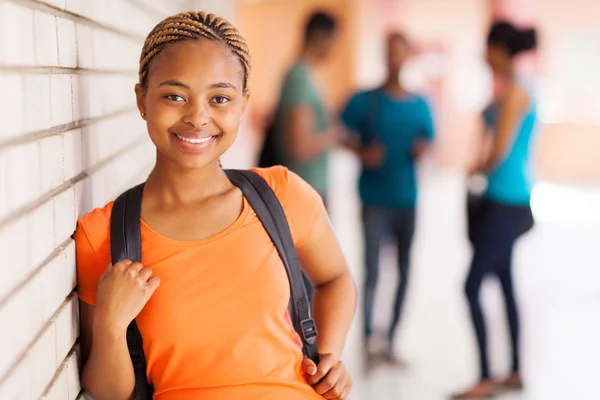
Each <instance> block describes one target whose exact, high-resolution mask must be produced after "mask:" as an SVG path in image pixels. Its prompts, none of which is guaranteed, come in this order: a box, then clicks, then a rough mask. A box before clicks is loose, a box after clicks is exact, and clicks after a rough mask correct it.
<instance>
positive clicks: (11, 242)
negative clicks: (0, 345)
mask: <svg viewBox="0 0 600 400" xmlns="http://www.w3.org/2000/svg"><path fill="white" fill-rule="evenodd" d="M27 240H28V237H27V219H26V218H21V219H18V220H16V221H13V222H12V223H10V224H8V225H6V226H4V227H3V228H1V229H0V254H2V257H3V258H4V260H6V261H5V262H1V263H0V276H2V279H0V299H4V298H5V297H6V295H7V294H8V292H9V291H10V290H12V289H13V288H14V287H15V286H17V284H19V283H20V282H21V281H22V280H23V276H24V273H25V272H24V271H25V269H26V266H27V247H28V245H27ZM0 331H1V330H0Z"/></svg>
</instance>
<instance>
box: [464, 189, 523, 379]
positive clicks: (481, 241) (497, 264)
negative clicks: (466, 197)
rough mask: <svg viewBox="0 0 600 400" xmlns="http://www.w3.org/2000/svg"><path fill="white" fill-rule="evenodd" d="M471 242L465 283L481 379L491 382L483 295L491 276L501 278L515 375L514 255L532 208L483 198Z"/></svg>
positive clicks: (474, 218)
mask: <svg viewBox="0 0 600 400" xmlns="http://www.w3.org/2000/svg"><path fill="white" fill-rule="evenodd" d="M471 217H472V220H471V221H470V223H469V224H470V232H469V235H470V239H471V243H472V244H473V249H474V254H473V260H472V261H471V268H470V269H469V275H468V277H467V281H466V283H465V294H466V296H467V300H468V302H469V309H470V311H471V319H472V321H473V327H474V329H475V335H476V337H477V347H478V353H479V366H480V373H481V379H489V377H490V369H489V361H488V353H487V335H486V329H485V322H484V316H483V309H482V308H481V303H480V301H479V292H480V289H481V284H482V282H483V279H484V278H485V277H486V276H488V275H493V276H495V277H497V278H498V280H499V281H500V285H501V287H502V292H503V294H504V302H505V306H506V314H507V317H508V325H509V328H510V338H511V344H512V354H511V356H512V367H511V368H512V372H518V371H519V367H520V365H519V361H520V360H519V313H518V307H517V302H516V299H515V294H514V288H513V280H512V266H511V260H512V252H513V246H514V244H515V242H516V241H517V239H518V238H519V237H520V236H521V235H523V234H524V233H525V232H527V231H528V230H529V229H531V227H532V226H533V215H532V214H531V208H530V207H529V206H510V205H505V204H500V203H495V202H493V201H490V200H487V199H482V200H481V201H480V202H479V204H477V205H476V208H474V209H473V213H472V215H471Z"/></svg>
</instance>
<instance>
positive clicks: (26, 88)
mask: <svg viewBox="0 0 600 400" xmlns="http://www.w3.org/2000/svg"><path fill="white" fill-rule="evenodd" d="M0 101H2V100H0ZM21 110H22V113H23V128H22V130H23V131H24V132H35V131H39V130H42V129H47V128H49V127H50V125H51V110H50V77H49V76H48V75H23V101H22V105H21Z"/></svg>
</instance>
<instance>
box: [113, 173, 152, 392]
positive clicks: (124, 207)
mask: <svg viewBox="0 0 600 400" xmlns="http://www.w3.org/2000/svg"><path fill="white" fill-rule="evenodd" d="M143 191H144V184H143V183H142V184H140V185H138V186H136V187H133V188H131V189H129V190H128V191H126V192H125V193H123V194H122V195H120V196H119V197H118V198H117V200H115V203H114V205H113V209H112V213H111V216H110V253H111V260H112V264H113V265H114V264H116V263H118V262H119V261H121V260H125V259H128V260H131V261H134V262H140V261H142V236H141V232H140V220H141V212H142V192H143ZM142 343H143V341H142V335H141V333H140V330H139V329H138V326H137V323H136V322H135V319H134V320H133V321H131V323H130V324H129V326H128V327H127V347H128V348H129V356H130V357H131V361H132V363H133V371H134V373H135V398H136V400H151V399H152V394H153V392H154V390H153V388H152V386H150V384H149V383H148V378H147V377H146V357H145V356H144V348H143V346H142Z"/></svg>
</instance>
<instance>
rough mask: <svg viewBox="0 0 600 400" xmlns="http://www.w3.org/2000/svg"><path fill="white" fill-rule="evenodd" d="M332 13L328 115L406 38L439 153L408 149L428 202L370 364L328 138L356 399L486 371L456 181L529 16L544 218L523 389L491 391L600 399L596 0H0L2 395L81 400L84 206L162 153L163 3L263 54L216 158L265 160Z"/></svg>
mask: <svg viewBox="0 0 600 400" xmlns="http://www.w3.org/2000/svg"><path fill="white" fill-rule="evenodd" d="M316 9H319V10H321V9H323V10H327V11H328V12H331V13H332V14H333V15H335V16H336V17H337V18H338V19H339V22H340V24H339V25H340V28H339V33H338V36H337V37H336V40H337V41H336V45H335V46H334V49H333V54H332V55H331V57H330V60H329V61H328V62H327V63H324V64H323V65H322V66H320V67H319V68H318V71H317V75H318V76H317V77H316V81H317V82H318V89H319V94H321V95H322V96H323V99H324V101H325V103H326V107H327V110H328V115H329V117H330V118H331V119H332V120H337V119H338V118H339V114H340V113H341V110H342V109H343V107H344V106H345V105H346V103H347V101H348V99H349V97H350V96H351V94H352V93H354V92H355V91H358V90H365V89H370V88H373V87H375V86H377V85H379V84H381V82H382V81H383V80H384V78H385V62H384V60H385V46H386V44H385V38H386V34H387V33H388V32H390V31H393V30H400V31H402V32H404V33H406V35H407V37H409V38H410V42H411V43H412V44H413V47H412V48H411V53H410V59H409V61H407V63H406V66H405V68H404V69H403V71H402V74H401V76H400V77H399V78H400V80H401V81H402V83H403V84H404V85H405V86H406V87H407V88H408V89H409V90H411V91H414V92H418V93H423V94H424V96H426V97H427V99H428V100H429V101H430V105H431V108H432V114H433V116H434V118H433V119H434V123H435V140H434V142H433V146H432V148H431V149H430V150H429V151H428V152H427V154H426V156H424V158H423V159H421V160H419V162H418V163H417V165H416V169H417V179H418V186H419V196H418V201H417V204H418V205H417V207H416V213H417V214H416V231H415V237H414V242H413V245H412V249H411V255H412V260H411V266H410V270H411V272H410V273H411V277H410V281H409V285H408V292H407V297H406V305H405V308H404V312H403V315H402V319H401V322H400V326H399V329H398V333H397V335H396V336H397V339H398V340H397V343H396V344H397V351H398V355H399V356H400V357H401V358H402V359H403V360H405V361H406V363H407V365H406V366H403V367H398V368H396V367H390V366H377V367H375V368H371V369H369V368H366V360H365V356H364V347H363V332H362V330H363V328H362V317H363V316H362V308H361V306H360V304H361V302H362V295H363V293H362V288H363V282H364V279H365V276H364V275H365V274H364V270H365V267H364V265H363V258H364V248H363V237H362V234H363V232H362V228H361V220H360V215H361V200H360V198H359V196H358V191H357V180H358V175H359V169H360V163H359V161H358V159H357V157H356V156H355V155H354V154H352V153H351V152H350V151H348V150H345V149H342V148H341V147H338V148H335V149H334V150H333V151H332V154H331V161H330V168H329V171H324V173H327V174H328V175H329V178H330V179H329V181H330V188H329V193H328V194H327V195H328V211H329V213H330V216H331V220H332V222H333V225H334V227H335V230H336V232H337V234H338V237H339V240H340V242H341V245H342V247H343V250H344V252H345V255H346V258H347V260H348V262H349V264H350V267H351V270H352V274H353V276H354V278H355V280H356V283H357V287H358V288H359V306H358V307H357V312H356V315H355V318H354V321H353V324H352V328H351V330H350V334H349V337H348V341H347V345H346V348H345V350H344V356H343V359H344V362H345V363H346V365H347V367H348V369H349V370H350V372H351V374H352V376H353V377H354V380H355V389H354V391H353V393H352V395H351V397H350V399H351V400H363V399H364V400H387V399H390V400H391V399H401V400H444V399H448V398H449V396H451V395H452V394H453V393H456V392H459V391H461V390H463V389H465V388H466V387H468V386H469V385H472V384H473V383H474V382H475V381H476V379H477V377H478V373H479V371H478V365H477V351H476V344H475V343H476V341H475V335H474V333H473V328H472V325H471V321H470V314H469V307H468V304H467V299H466V298H465V294H464V286H465V279H466V276H467V273H468V268H469V263H470V260H471V256H472V253H473V251H472V249H471V245H470V243H469V241H468V240H467V217H466V194H467V186H468V184H469V180H468V178H467V176H468V173H467V171H469V170H470V168H471V167H472V165H473V164H474V162H475V159H476V158H477V156H476V154H477V151H476V149H477V148H478V146H480V145H481V143H482V142H483V139H482V137H483V126H482V125H483V124H482V121H481V114H482V111H483V109H484V108H485V107H486V105H487V104H488V102H489V101H490V98H491V97H492V95H493V93H492V76H491V73H490V71H489V69H488V67H487V65H486V62H485V48H486V37H485V36H486V32H487V30H488V27H489V25H490V22H491V21H493V20H499V19H506V20H509V21H512V22H513V23H515V24H516V25H517V26H530V25H531V26H535V27H536V28H537V30H538V32H539V38H540V39H539V42H540V43H539V48H538V50H537V51H535V52H534V53H533V54H528V55H526V56H524V57H523V58H519V59H518V60H517V64H518V66H519V71H520V72H523V73H525V74H528V75H529V76H531V77H532V79H533V81H534V85H535V87H536V89H537V97H538V104H539V112H538V116H539V120H540V123H541V128H540V131H539V134H538V138H537V140H536V143H535V147H534V149H535V151H534V153H535V154H534V156H533V161H534V164H535V170H536V173H537V174H538V175H539V181H538V182H537V183H536V185H535V187H534V189H533V193H532V197H531V208H532V210H533V215H534V218H535V221H536V225H535V227H534V228H533V229H532V230H531V231H529V232H528V233H526V234H525V235H524V236H523V237H521V238H520V239H519V241H518V242H517V245H516V247H515V250H514V254H513V260H514V265H513V273H514V280H515V289H516V292H517V299H518V302H519V305H520V322H521V342H522V343H521V348H522V355H521V358H522V374H523V378H524V381H525V389H524V391H523V392H522V393H506V394H501V395H500V396H498V397H497V398H498V399H499V400H597V399H599V398H600V389H599V388H598V385H597V379H598V376H600V366H598V359H600V340H599V339H598V338H600V257H598V254H597V249H598V240H597V238H598V232H600V206H599V205H600V159H599V158H598V154H600V74H599V73H598V71H600V46H599V43H600V5H599V4H598V3H597V0H571V1H570V2H568V4H567V3H565V1H563V0H302V1H300V0H94V1H93V2H92V1H91V0H3V1H2V0H0V91H1V92H2V93H3V95H2V96H0V119H1V121H2V123H1V126H0V254H2V255H3V257H2V259H1V261H0V274H1V278H0V327H2V329H0V400H29V399H45V400H75V399H80V398H83V397H84V396H83V394H82V391H81V385H80V383H79V372H80V363H79V361H80V348H79V341H78V336H79V315H78V308H77V292H76V290H77V289H76V283H77V279H76V273H75V243H74V240H73V238H72V233H73V231H74V230H75V226H76V221H77V219H79V218H81V217H82V216H83V215H84V214H86V213H88V212H89V211H91V210H93V209H94V208H96V207H102V206H104V204H106V203H107V202H108V201H110V200H111V199H114V198H115V196H116V195H118V194H119V193H121V192H122V191H123V190H124V189H126V188H128V187H131V186H132V185H134V184H137V183H139V182H142V181H143V180H145V179H146V178H147V176H148V173H149V172H150V170H151V169H152V167H153V165H154V158H155V149H154V147H153V146H152V143H151V141H150V140H149V139H148V135H147V131H146V126H145V124H144V122H143V121H142V120H141V119H140V117H139V112H138V110H137V108H136V102H135V95H134V89H133V88H134V85H135V83H136V82H137V79H138V75H137V73H138V71H137V68H138V61H139V54H140V50H141V49H142V45H143V42H144V38H145V36H146V35H147V34H148V32H150V30H151V29H152V27H153V26H154V25H155V24H156V23H157V22H159V21H160V20H162V19H163V18H165V17H166V16H168V15H171V14H173V13H177V12H181V11H188V10H204V11H208V12H214V13H216V14H218V15H221V16H224V17H226V18H227V19H229V20H230V21H231V22H232V23H233V24H234V25H235V26H237V27H238V28H239V29H240V32H241V33H242V35H243V36H245V38H246V39H247V41H248V44H249V47H250V52H251V55H252V73H251V75H250V81H249V87H250V89H251V92H252V94H251V100H250V105H249V107H248V109H247V111H246V114H245V115H244V117H243V120H242V125H241V128H240V132H239V135H238V137H237V139H236V142H235V143H234V144H233V146H232V147H231V148H230V150H229V151H228V152H227V153H225V154H224V156H223V157H222V163H223V166H224V168H232V169H233V168H251V167H254V166H256V165H257V159H258V154H259V152H260V148H261V144H262V142H263V139H264V131H265V127H266V126H267V125H268V121H269V119H270V118H272V116H273V115H272V114H273V110H274V109H275V107H276V103H277V97H278V93H279V90H280V87H281V83H282V81H283V78H284V75H285V73H286V70H287V68H288V67H290V65H291V64H292V63H293V61H294V60H295V58H296V57H297V56H298V54H299V46H300V45H299V43H300V42H301V39H302V24H303V23H304V21H305V18H306V16H307V15H308V14H309V13H310V12H312V11H314V10H316ZM395 262H396V254H395V250H394V249H393V246H386V247H385V248H384V250H383V251H382V254H381V274H380V276H379V286H378V289H377V292H376V293H377V294H376V300H375V315H374V327H375V337H376V338H379V336H384V335H385V329H387V325H388V321H389V320H390V318H391V314H392V306H391V305H392V301H393V297H394V291H395V289H396V285H397V272H396V267H395V265H394V264H395ZM481 298H482V303H483V308H484V310H485V317H486V323H487V331H488V348H489V353H490V363H491V373H492V375H493V377H494V378H496V377H498V378H502V377H504V376H505V375H506V374H507V373H508V372H509V369H510V352H509V348H510V337H509V330H508V326H507V325H508V324H507V321H506V315H505V311H504V301H503V300H502V296H501V290H500V285H499V284H498V283H497V282H496V280H489V281H487V280H486V281H485V283H484V285H483V288H482V296H481Z"/></svg>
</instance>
